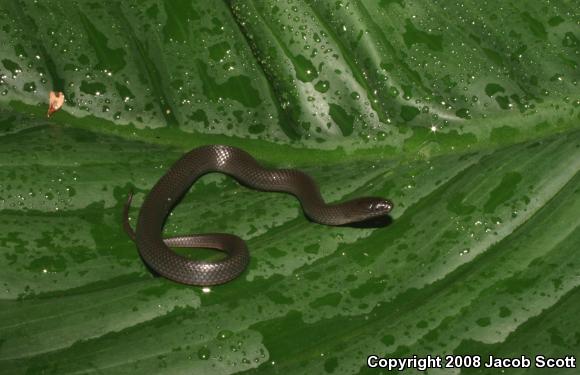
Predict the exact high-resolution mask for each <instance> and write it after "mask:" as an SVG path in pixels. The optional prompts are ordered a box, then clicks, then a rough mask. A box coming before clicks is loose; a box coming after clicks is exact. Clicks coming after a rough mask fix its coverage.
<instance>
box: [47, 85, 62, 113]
mask: <svg viewBox="0 0 580 375" xmlns="http://www.w3.org/2000/svg"><path fill="white" fill-rule="evenodd" d="M63 104H64V94H63V93H62V92H60V91H51V92H50V95H49V96H48V112H46V117H50V116H51V115H52V114H53V113H54V112H56V111H58V110H59V109H60V107H62V105H63Z"/></svg>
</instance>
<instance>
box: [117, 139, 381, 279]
mask: <svg viewBox="0 0 580 375" xmlns="http://www.w3.org/2000/svg"><path fill="white" fill-rule="evenodd" d="M209 172H221V173H225V174H227V175H230V176H232V177H234V178H235V179H236V180H238V181H239V182H240V183H242V184H244V185H246V186H249V187H251V188H254V189H257V190H265V191H278V192H286V193H290V194H293V195H294V196H296V198H298V200H299V201H300V203H301V205H302V208H303V210H304V212H305V213H306V215H307V216H308V217H309V218H310V219H311V220H313V221H315V222H317V223H320V224H326V225H342V224H349V223H356V222H361V221H365V220H368V219H371V218H375V217H380V216H385V215H386V214H387V213H388V212H389V211H390V210H391V209H392V207H393V204H392V203H391V202H390V201H388V200H386V199H382V198H374V197H365V198H357V199H353V200H349V201H346V202H343V203H338V204H326V203H325V202H324V200H323V199H322V197H321V195H320V191H319V190H318V187H317V186H316V183H315V182H314V181H313V180H312V178H310V177H309V176H308V175H306V174H305V173H303V172H300V171H298V170H295V169H266V168H264V167H262V166H261V165H260V164H259V163H258V162H257V161H256V160H255V159H254V158H253V157H252V156H251V155H249V154H248V153H246V152H245V151H243V150H240V149H238V148H235V147H230V146H222V145H211V146H203V147H199V148H196V149H193V150H192V151H190V152H188V153H187V154H185V155H184V156H183V157H182V158H181V159H179V160H178V161H177V162H176V163H175V164H174V165H173V166H172V167H171V168H170V169H169V171H168V172H167V173H166V174H165V175H164V176H163V177H161V179H160V180H159V181H158V182H157V183H156V184H155V186H154V187H153V188H152V189H151V191H150V192H149V194H148V195H147V196H146V197H145V200H144V202H143V205H142V206H141V210H140V212H139V218H138V220H137V230H136V232H135V231H133V229H132V228H131V225H130V224H129V207H130V204H131V199H132V194H130V195H129V198H128V200H127V203H126V204H125V209H124V223H123V225H124V229H125V231H126V232H127V234H128V235H129V236H130V237H131V238H132V239H133V241H135V242H136V244H137V247H138V249H139V253H140V255H141V257H142V259H143V261H144V262H145V263H146V264H147V265H148V266H149V267H151V268H152V269H153V270H154V271H155V272H157V273H158V274H160V275H162V276H164V277H166V278H168V279H170V280H173V281H176V282H179V283H183V284H189V285H201V286H206V285H216V284H222V283H225V282H228V281H230V280H232V279H234V278H235V277H237V276H238V275H240V274H241V273H242V272H243V271H244V269H245V268H246V266H247V265H248V262H249V259H250V257H249V253H248V249H247V247H246V244H245V242H244V241H243V240H242V239H241V238H239V237H237V236H234V235H231V234H225V233H212V234H199V235H191V236H181V237H172V238H166V239H163V238H162V230H163V226H164V224H165V220H166V219H167V217H168V215H169V213H170V212H171V210H172V209H173V207H174V206H175V205H176V204H177V202H178V201H179V200H180V199H181V197H182V196H183V195H184V194H185V193H186V192H187V190H188V189H189V188H190V186H191V185H192V184H193V183H194V182H195V181H196V180H197V179H198V178H199V177H201V176H202V175H204V174H206V173H209ZM169 246H171V247H191V248H212V249H217V250H221V251H225V252H226V253H227V254H228V255H227V257H226V258H224V259H222V260H219V261H216V262H206V261H197V260H192V259H189V258H187V257H184V256H182V255H179V254H177V253H175V252H173V251H172V250H171V249H170V248H169Z"/></svg>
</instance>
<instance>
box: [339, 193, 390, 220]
mask: <svg viewBox="0 0 580 375" xmlns="http://www.w3.org/2000/svg"><path fill="white" fill-rule="evenodd" d="M348 205H349V206H350V207H348V208H347V209H346V210H345V211H346V212H348V222H350V223H354V222H362V221H366V220H369V219H373V218H378V217H383V216H386V215H387V214H388V213H389V212H390V211H391V210H392V209H393V202H391V201H390V200H388V199H384V198H378V197H365V198H357V199H354V200H352V201H350V202H349V204H348Z"/></svg>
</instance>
